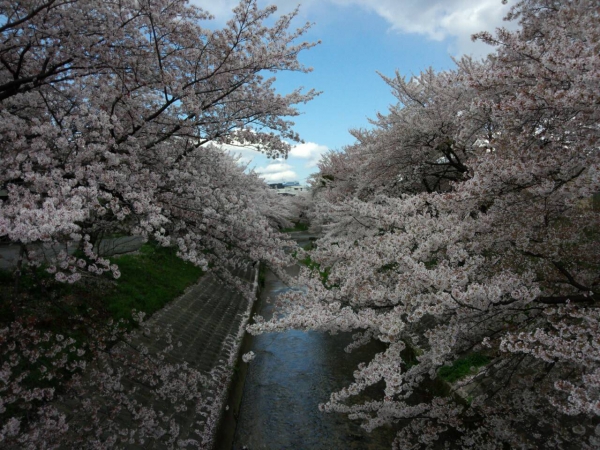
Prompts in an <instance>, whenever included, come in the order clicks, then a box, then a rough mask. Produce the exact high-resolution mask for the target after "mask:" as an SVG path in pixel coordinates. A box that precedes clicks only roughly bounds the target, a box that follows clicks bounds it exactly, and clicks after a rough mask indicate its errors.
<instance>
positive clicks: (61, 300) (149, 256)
mask: <svg viewBox="0 0 600 450" xmlns="http://www.w3.org/2000/svg"><path fill="white" fill-rule="evenodd" d="M111 262H113V263H116V264H117V265H118V266H119V270H120V272H121V277H120V278H119V279H117V280H115V279H113V277H112V275H109V274H106V275H104V276H103V277H100V278H95V279H94V278H93V279H83V280H81V281H79V282H77V283H75V284H73V285H69V284H63V283H57V282H55V281H54V279H53V277H52V275H50V274H48V273H47V272H46V270H44V268H37V269H36V268H32V269H30V270H28V271H26V272H24V273H23V275H22V276H21V279H20V282H19V292H18V293H15V290H14V286H15V278H14V274H13V273H10V272H7V271H0V323H9V322H11V321H13V320H16V319H17V317H22V318H25V317H35V318H36V321H37V322H38V323H39V324H40V326H42V327H44V328H48V329H51V330H53V331H55V332H60V333H64V332H67V334H68V331H69V327H70V326H71V323H70V320H71V317H74V316H76V315H84V316H87V315H89V314H94V315H95V317H97V319H98V320H102V319H105V320H108V319H110V318H112V319H114V320H119V319H129V318H131V312H132V310H133V309H135V310H137V311H143V312H145V313H146V314H147V315H151V314H153V313H154V312H156V311H158V310H159V309H161V308H162V307H163V306H165V305H166V304H167V303H168V302H169V301H171V300H173V299H175V298H176V297H178V296H179V295H181V294H182V293H183V292H184V290H185V289H186V288H187V287H188V286H190V285H192V284H194V283H195V282H196V281H197V280H198V278H199V277H200V276H201V275H202V270H201V269H199V268H198V267H196V266H194V265H193V264H191V263H188V262H185V261H183V260H182V259H180V258H178V257H177V256H176V249H174V248H169V247H167V248H165V247H161V246H159V245H158V244H155V243H148V244H145V245H143V246H142V247H141V249H140V251H139V252H138V253H137V254H131V255H123V256H120V257H115V258H111ZM91 311H93V312H91Z"/></svg>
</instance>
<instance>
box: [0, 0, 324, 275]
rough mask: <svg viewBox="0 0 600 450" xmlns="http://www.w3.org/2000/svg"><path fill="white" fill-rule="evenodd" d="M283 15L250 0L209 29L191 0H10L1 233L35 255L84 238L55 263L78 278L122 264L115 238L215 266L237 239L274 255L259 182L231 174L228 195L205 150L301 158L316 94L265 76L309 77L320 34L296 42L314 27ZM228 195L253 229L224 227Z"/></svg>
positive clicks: (1, 53)
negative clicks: (113, 262)
mask: <svg viewBox="0 0 600 450" xmlns="http://www.w3.org/2000/svg"><path fill="white" fill-rule="evenodd" d="M274 11H275V8H274V7H269V8H266V9H264V10H261V9H259V8H258V7H257V5H256V2H255V1H252V0H244V1H242V2H241V3H240V5H239V6H238V7H236V8H235V10H234V17H233V18H232V19H231V20H230V21H229V22H228V24H227V26H226V27H225V28H224V29H222V30H216V31H212V30H210V29H208V28H205V27H204V26H203V22H205V21H206V20H208V19H209V18H210V15H209V14H208V13H207V12H205V11H203V10H201V9H198V8H194V7H191V6H188V5H187V4H186V2H185V1H182V0H178V1H174V2H166V1H160V0H157V1H143V2H139V1H135V0H131V1H128V0H125V1H115V2H101V3H98V2H96V1H91V0H90V1H88V0H78V1H76V2H72V1H69V2H65V1H61V0H48V1H37V0H31V1H29V0H26V1H19V2H3V3H2V4H1V10H0V16H1V17H2V18H3V19H2V25H1V27H0V32H1V33H2V36H3V41H2V46H1V48H0V63H1V64H0V79H1V85H0V101H1V103H0V114H1V115H2V119H1V120H0V122H1V123H2V125H0V126H1V127H2V130H1V131H2V134H1V136H2V160H3V164H2V168H1V169H0V184H1V185H2V186H3V188H4V189H6V190H7V191H8V198H7V200H5V201H4V202H3V203H2V205H0V236H3V237H6V238H7V239H9V240H10V241H12V242H16V243H21V244H23V245H24V246H28V247H27V250H32V248H31V246H30V244H34V243H40V242H42V243H55V244H61V243H65V242H67V241H73V240H80V241H81V242H82V247H83V250H84V252H85V258H83V259H81V261H76V264H73V261H71V260H70V259H69V258H68V257H67V255H66V254H63V255H62V256H61V258H59V260H58V261H56V262H55V264H53V263H54V262H50V264H51V265H53V268H52V270H56V274H57V275H56V276H57V279H60V280H67V281H71V282H73V281H76V280H77V279H78V278H79V277H80V273H81V272H82V270H81V269H82V268H83V269H84V271H85V269H86V268H87V270H88V271H90V272H104V271H107V270H112V271H113V272H114V273H115V274H117V269H116V267H111V266H110V265H109V264H108V262H107V261H106V260H105V259H103V258H98V256H97V255H96V254H95V251H94V245H95V243H96V241H97V240H98V239H99V238H100V237H101V235H102V234H103V233H106V232H113V233H114V232H126V233H141V234H143V235H145V236H154V237H155V238H156V239H159V240H160V241H161V242H163V243H165V244H167V243H176V244H178V245H179V246H180V250H181V255H182V256H183V257H184V258H187V259H189V260H191V261H193V262H195V263H196V264H199V265H201V266H203V267H206V265H207V263H208V262H209V261H208V259H207V258H205V257H203V256H201V255H203V254H204V255H206V254H211V255H215V256H214V258H213V259H216V260H218V261H221V265H224V264H225V261H227V260H228V259H229V256H230V255H227V254H225V253H223V251H222V250H223V248H224V247H227V248H231V247H241V248H244V249H250V248H251V249H252V251H253V257H257V258H261V259H268V258H269V257H270V256H269V255H270V254H271V253H272V249H273V245H272V241H273V236H268V238H267V239H265V237H266V235H267V234H268V232H267V231H265V230H264V228H265V225H264V221H260V220H259V221H256V220H255V219H256V216H252V215H251V214H250V215H245V213H243V212H242V210H243V209H244V208H247V206H248V204H249V203H248V201H242V200H240V201H234V200H233V199H234V197H237V196H241V197H244V194H243V190H242V189H243V186H241V185H240V186H239V191H237V192H236V193H234V192H233V191H231V190H235V189H236V183H238V184H243V183H242V182H240V181H241V179H242V178H243V176H241V175H240V176H239V177H237V178H235V179H233V178H231V177H229V178H228V180H229V182H231V183H233V184H232V185H231V186H229V187H228V189H230V191H231V192H229V193H228V194H227V195H228V196H229V198H227V199H226V197H225V196H224V195H223V193H222V189H223V185H222V183H219V182H217V181H216V178H215V177H216V174H215V173H212V174H209V173H208V172H210V171H214V170H217V171H218V170H226V171H227V170H229V171H230V169H226V168H225V167H226V166H227V165H228V164H229V163H228V162H225V159H226V156H217V153H218V152H215V151H214V150H208V149H207V148H206V147H205V145H206V144H208V143H212V144H227V143H232V142H233V143H236V144H243V145H252V146H254V147H255V148H258V149H260V150H262V151H264V152H266V153H267V154H268V155H270V156H276V155H283V156H285V155H286V154H287V151H288V149H289V144H288V143H287V141H289V140H292V141H293V140H298V139H299V137H298V136H297V135H296V133H295V132H294V131H293V130H292V128H291V127H292V122H291V121H290V120H288V119H286V116H294V115H296V114H297V111H296V109H295V108H294V106H293V105H295V104H298V103H302V102H306V101H308V100H310V99H311V98H313V97H314V96H315V95H316V93H315V92H314V91H309V92H305V93H303V92H301V91H300V90H296V91H294V92H292V93H290V94H287V95H280V94H278V93H276V92H275V89H274V87H273V81H274V78H265V75H266V74H267V73H268V72H277V71H279V70H292V71H304V72H306V71H308V70H309V69H306V68H305V67H303V66H302V65H301V64H300V63H299V62H298V61H297V55H298V53H299V52H301V51H303V50H305V49H308V48H310V47H311V46H312V45H313V44H310V43H300V44H295V43H294V41H296V40H297V39H298V38H299V37H301V36H302V35H303V34H304V32H305V31H306V29H307V26H304V27H303V28H300V29H298V30H296V31H293V32H289V31H288V29H289V28H290V23H291V21H292V19H293V18H294V17H295V13H291V14H289V15H284V16H282V17H280V18H279V19H278V20H277V21H276V22H275V23H274V24H273V25H272V26H270V27H269V26H266V25H264V21H265V20H266V19H267V18H269V17H270V16H271V15H272V14H273V13H274ZM212 164H216V165H218V166H220V167H221V168H220V169H217V168H214V167H209V166H211V165H212ZM203 171H204V172H203ZM215 182H216V184H211V183H215ZM175 198H177V201H175V200H174V199H175ZM225 200H227V201H229V200H232V201H231V202H230V204H229V205H228V206H227V208H229V209H230V210H231V211H233V210H235V209H236V208H238V211H237V212H236V213H233V214H231V215H229V216H228V220H229V222H230V223H229V225H227V226H229V227H231V226H233V225H232V224H233V222H234V221H236V220H241V222H238V223H236V225H235V226H236V227H237V228H240V229H241V228H244V229H246V230H247V232H245V233H242V234H236V233H228V231H231V229H229V230H228V231H227V230H225V229H220V226H221V225H219V226H217V227H215V226H214V224H215V223H216V222H217V221H219V220H221V219H220V218H222V217H223V216H219V217H220V218H219V217H216V216H215V215H214V211H213V210H214V209H215V207H216V205H218V204H221V205H222V204H223V202H224V201H225ZM184 202H191V203H189V204H183V203H184ZM184 211H187V212H186V213H184ZM192 211H193V213H192ZM217 215H218V214H217ZM191 216H193V217H191ZM234 218H235V219H234ZM227 226H225V227H227ZM213 231H214V234H211V233H213ZM200 234H202V237H200ZM265 245H266V247H264V246H265ZM215 246H216V247H215ZM263 250H264V251H263ZM26 256H27V254H26ZM30 256H31V257H32V259H33V260H35V255H33V254H32V253H31V252H30ZM212 262H214V261H212Z"/></svg>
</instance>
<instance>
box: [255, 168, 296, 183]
mask: <svg viewBox="0 0 600 450" xmlns="http://www.w3.org/2000/svg"><path fill="white" fill-rule="evenodd" d="M260 177H261V178H262V179H264V180H265V181H266V182H267V183H277V182H279V181H298V174H297V173H296V172H294V171H293V170H285V171H283V172H279V173H266V174H261V176H260Z"/></svg>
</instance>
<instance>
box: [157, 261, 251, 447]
mask: <svg viewBox="0 0 600 450" xmlns="http://www.w3.org/2000/svg"><path fill="white" fill-rule="evenodd" d="M235 275H236V276H237V277H238V278H240V279H241V280H243V281H245V282H247V283H249V284H251V285H252V286H253V288H254V292H255V293H256V287H257V277H258V267H257V266H255V265H253V264H250V263H248V264H247V265H246V266H245V267H243V268H240V269H238V270H237V271H236V273H235ZM253 303H254V302H253V299H248V298H246V297H244V295H242V294H241V293H240V292H239V291H237V290H236V289H235V288H233V287H231V286H229V285H227V284H225V283H222V282H220V281H219V280H218V279H217V278H216V276H214V275H212V274H207V275H205V276H204V277H203V278H201V280H200V282H199V283H198V284H196V285H194V286H193V287H191V288H190V289H188V291H187V292H186V293H185V294H184V295H183V296H181V297H180V298H178V299H176V300H175V301H173V302H172V303H171V304H169V305H168V306H167V307H165V308H164V309H163V310H161V311H159V312H158V313H156V314H155V315H154V316H153V317H152V319H151V323H152V324H153V325H158V326H159V327H161V328H166V327H170V328H171V330H172V337H173V342H180V343H181V345H180V346H177V347H175V348H174V350H173V352H172V353H171V354H170V355H169V356H170V358H173V359H176V360H179V361H181V362H187V364H188V365H189V366H191V367H193V368H195V369H197V370H199V371H201V372H202V373H205V374H207V375H208V374H211V377H210V378H211V379H212V380H213V382H212V384H210V385H208V386H206V387H205V389H204V390H205V398H207V399H210V400H209V401H207V402H205V403H204V404H203V405H202V410H201V411H200V414H188V415H179V417H178V424H179V426H180V430H181V431H180V438H181V439H195V440H200V439H199V438H200V437H202V439H204V442H203V443H202V448H214V445H215V436H216V432H217V428H218V425H219V424H220V423H221V422H222V416H223V414H225V413H226V409H225V408H226V405H225V403H226V399H227V395H228V392H229V387H230V385H231V380H232V377H233V376H234V371H235V369H236V364H237V362H238V358H240V347H241V345H242V340H243V337H244V334H245V330H244V328H245V325H246V323H247V321H248V319H249V317H250V313H251V309H252V305H253ZM200 419H201V420H200Z"/></svg>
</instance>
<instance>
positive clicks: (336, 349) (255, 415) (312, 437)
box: [233, 233, 393, 450]
mask: <svg viewBox="0 0 600 450" xmlns="http://www.w3.org/2000/svg"><path fill="white" fill-rule="evenodd" d="M295 238H296V239H297V240H298V242H299V244H300V245H303V244H304V243H307V242H308V238H309V235H307V234H306V233H303V234H302V233H299V234H296V236H295ZM291 270H294V268H291ZM295 270H296V271H297V270H298V269H297V268H295ZM287 289H289V287H288V286H286V285H284V284H283V283H282V282H281V281H280V280H279V279H278V278H276V277H275V275H274V274H273V273H271V272H268V273H267V276H266V282H265V287H264V288H263V290H262V294H261V296H260V298H259V304H258V311H257V312H258V314H260V315H262V316H264V317H265V318H266V319H268V318H270V317H271V316H272V315H273V312H274V311H275V307H274V304H273V303H272V302H269V300H268V299H269V298H271V299H272V298H274V297H275V296H276V295H278V294H279V293H281V292H284V291H286V290H287ZM350 341H351V338H350V335H349V334H338V335H335V336H330V335H328V334H322V333H316V332H300V331H288V332H285V333H269V334H264V335H260V336H256V337H254V338H252V340H251V343H250V350H252V351H253V352H254V353H255V354H256V358H255V359H254V360H253V361H252V362H250V364H249V367H248V372H247V375H246V379H245V383H244V387H243V394H242V400H241V405H240V410H239V414H238V417H237V426H236V429H235V433H234V443H233V448H234V449H235V450H241V449H244V448H246V449H248V450H259V449H277V450H283V449H294V450H304V449H306V450H311V449H327V450H337V449H344V450H345V449H371V450H379V449H389V448H391V442H392V440H393V433H392V431H391V430H389V429H380V430H375V431H373V432H372V433H367V432H365V431H364V430H363V429H362V428H360V426H359V425H358V424H357V423H355V422H351V421H350V420H348V418H347V417H346V416H344V415H341V414H326V413H322V412H320V411H319V409H318V405H319V403H323V402H326V401H327V400H328V398H329V394H330V393H331V392H334V391H337V390H339V389H340V388H342V387H344V386H346V385H348V384H349V383H350V382H352V379H353V378H352V373H353V372H354V370H355V369H356V366H357V365H358V363H359V362H361V361H365V360H368V358H369V356H370V355H373V354H374V352H375V351H376V347H375V346H366V347H364V348H362V349H359V350H355V352H353V353H350V354H348V353H345V352H344V351H343V349H344V347H345V346H346V345H347V344H348V343H349V342H350Z"/></svg>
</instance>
